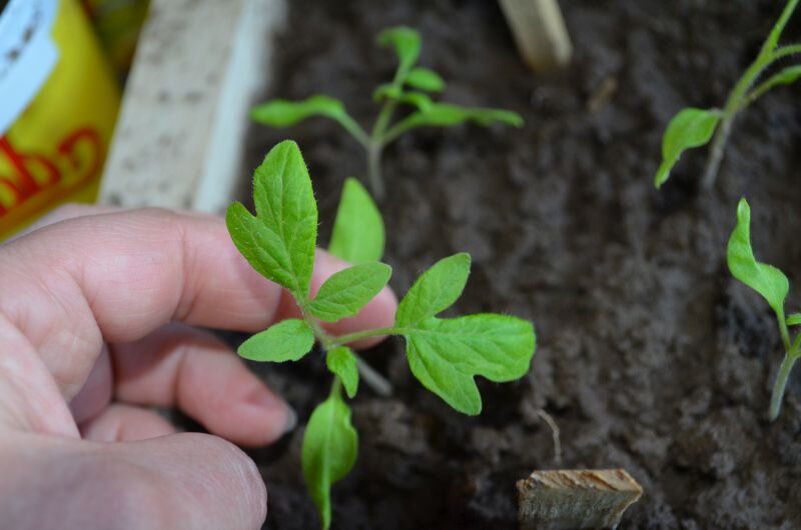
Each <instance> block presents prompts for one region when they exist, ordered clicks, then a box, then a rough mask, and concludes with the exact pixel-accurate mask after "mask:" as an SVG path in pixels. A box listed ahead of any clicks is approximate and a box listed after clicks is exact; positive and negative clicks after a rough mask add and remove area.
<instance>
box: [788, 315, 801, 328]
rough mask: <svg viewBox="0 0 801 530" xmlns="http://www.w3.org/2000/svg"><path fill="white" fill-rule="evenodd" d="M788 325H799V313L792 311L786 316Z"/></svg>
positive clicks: (800, 323) (800, 318)
mask: <svg viewBox="0 0 801 530" xmlns="http://www.w3.org/2000/svg"><path fill="white" fill-rule="evenodd" d="M787 325H788V326H801V313H793V314H792V315H788V316H787Z"/></svg>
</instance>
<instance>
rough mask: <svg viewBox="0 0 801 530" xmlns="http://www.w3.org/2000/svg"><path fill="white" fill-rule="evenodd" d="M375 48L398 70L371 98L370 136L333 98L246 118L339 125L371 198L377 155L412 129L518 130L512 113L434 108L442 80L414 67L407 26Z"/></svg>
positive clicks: (380, 190) (377, 185) (288, 104)
mask: <svg viewBox="0 0 801 530" xmlns="http://www.w3.org/2000/svg"><path fill="white" fill-rule="evenodd" d="M378 44H379V45H381V46H391V47H392V48H393V49H394V50H395V54H396V55H397V56H398V68H397V70H396V71H395V76H394V77H393V78H392V81H391V82H389V83H386V84H383V85H381V86H379V87H378V88H376V89H375V91H374V92H373V99H374V100H375V101H376V102H381V103H382V107H381V110H380V111H379V114H378V118H377V119H376V121H375V123H374V125H373V128H372V131H371V132H370V133H369V134H368V133H367V132H366V131H365V130H364V129H363V128H362V127H361V126H360V125H359V124H358V123H356V120H354V119H353V118H352V117H351V116H350V114H348V112H347V111H346V110H345V105H344V104H343V103H342V102H341V101H340V100H338V99H334V98H332V97H329V96H325V95H315V96H311V97H310V98H308V99H306V100H303V101H288V100H285V99H275V100H272V101H268V102H267V103H264V104H263V105H259V106H258V107H256V108H254V109H253V110H252V111H251V117H252V118H253V119H254V120H255V121H257V122H259V123H264V124H266V125H269V126H271V127H289V126H291V125H294V124H296V123H298V122H300V121H302V120H305V119H306V118H309V117H312V116H323V117H326V118H329V119H332V120H334V121H336V122H337V123H339V124H340V125H341V126H342V127H343V128H344V129H345V130H346V131H347V132H349V133H350V134H351V136H353V138H355V139H356V141H357V142H359V143H360V144H361V145H362V146H363V147H364V148H365V150H366V151H367V172H368V176H369V182H370V187H371V188H372V192H373V194H374V195H375V196H376V197H377V198H379V199H381V198H383V196H384V181H383V179H382V177H381V154H382V153H383V151H384V148H385V147H386V146H387V145H388V144H390V143H392V142H393V141H395V140H396V139H397V138H398V137H399V136H401V135H402V134H403V133H405V132H407V131H410V130H412V129H415V128H418V127H451V126H454V125H459V124H462V123H465V122H473V123H477V124H479V125H483V126H489V125H492V124H493V123H505V124H508V125H513V126H515V127H521V126H522V125H523V118H521V117H520V115H518V114H517V113H515V112H511V111H508V110H502V109H489V108H475V107H462V106H459V105H454V104H452V103H439V102H435V101H433V100H432V99H431V97H430V94H432V93H436V92H441V91H442V90H444V88H445V82H444V81H443V80H442V78H441V77H440V76H439V74H437V73H436V72H434V71H433V70H430V69H428V68H423V67H421V66H416V65H417V59H418V58H419V57H420V48H421V39H420V34H419V33H418V32H417V31H415V30H413V29H411V28H407V27H403V26H400V27H395V28H389V29H386V30H384V31H382V32H381V33H380V34H379V35H378ZM402 105H405V106H408V107H410V108H411V112H409V113H408V114H407V115H405V116H404V117H402V118H401V119H399V120H397V121H394V122H393V117H394V115H395V111H396V110H397V109H398V107H399V106H402Z"/></svg>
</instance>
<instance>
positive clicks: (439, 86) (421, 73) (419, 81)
mask: <svg viewBox="0 0 801 530" xmlns="http://www.w3.org/2000/svg"><path fill="white" fill-rule="evenodd" d="M406 84H407V85H409V86H411V87H414V88H418V89H420V90H426V91H428V92H441V91H442V90H443V89H444V88H445V81H443V80H442V78H441V77H440V76H439V74H438V73H436V72H435V71H433V70H429V69H428V68H422V67H420V66H418V67H417V68H412V70H411V71H410V72H409V75H408V76H407V77H406Z"/></svg>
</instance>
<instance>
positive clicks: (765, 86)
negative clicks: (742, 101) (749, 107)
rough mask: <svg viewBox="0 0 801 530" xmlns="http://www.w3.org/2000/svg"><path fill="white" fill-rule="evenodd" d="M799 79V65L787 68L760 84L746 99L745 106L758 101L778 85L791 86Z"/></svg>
mask: <svg viewBox="0 0 801 530" xmlns="http://www.w3.org/2000/svg"><path fill="white" fill-rule="evenodd" d="M799 77H801V65H795V66H788V67H787V68H784V69H782V70H780V71H779V72H777V73H775V74H773V75H772V76H770V77H769V78H767V79H766V80H765V81H763V82H761V83H760V84H759V86H757V87H756V88H755V89H754V90H752V91H751V92H749V94H748V96H747V97H746V104H747V103H750V102H752V101H754V100H756V99H758V98H759V97H760V96H762V94H764V93H765V92H767V91H768V90H770V89H772V88H773V87H775V86H778V85H792V84H793V83H795V82H796V81H798V78H799Z"/></svg>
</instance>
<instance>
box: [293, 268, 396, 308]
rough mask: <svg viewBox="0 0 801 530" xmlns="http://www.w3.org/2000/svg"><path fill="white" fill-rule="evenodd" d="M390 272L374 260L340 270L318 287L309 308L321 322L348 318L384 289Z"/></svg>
mask: <svg viewBox="0 0 801 530" xmlns="http://www.w3.org/2000/svg"><path fill="white" fill-rule="evenodd" d="M391 275H392V268H391V267H390V266H389V265H385V264H383V263H378V262H373V263H362V264H361V265H355V266H353V267H350V268H347V269H345V270H341V271H339V272H337V273H335V274H333V275H331V277H330V278H328V280H326V281H325V283H324V284H323V285H322V287H320V291H319V292H318V293H317V296H315V297H314V300H312V302H311V304H310V305H309V311H311V313H312V314H313V315H314V316H315V317H317V318H319V319H320V320H323V321H325V322H336V321H337V320H341V319H343V318H347V317H352V316H353V315H355V314H356V313H358V312H359V311H360V310H361V308H363V307H364V306H365V305H367V302H369V301H370V300H372V299H373V298H374V297H375V295H377V294H378V292H379V291H381V289H383V288H384V286H385V285H386V284H387V282H388V281H389V277H390V276H391Z"/></svg>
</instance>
